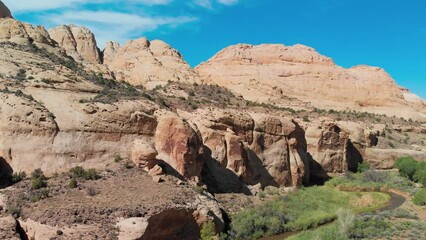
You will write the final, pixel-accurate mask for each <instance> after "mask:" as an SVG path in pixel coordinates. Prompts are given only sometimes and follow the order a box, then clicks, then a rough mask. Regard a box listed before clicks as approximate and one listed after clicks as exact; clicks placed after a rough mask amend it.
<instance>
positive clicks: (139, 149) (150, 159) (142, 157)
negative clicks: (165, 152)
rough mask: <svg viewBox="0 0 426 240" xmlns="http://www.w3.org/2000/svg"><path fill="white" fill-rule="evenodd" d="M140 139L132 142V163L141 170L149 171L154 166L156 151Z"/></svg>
mask: <svg viewBox="0 0 426 240" xmlns="http://www.w3.org/2000/svg"><path fill="white" fill-rule="evenodd" d="M152 145H153V144H149V143H147V142H144V141H143V140H141V139H137V140H135V141H134V142H133V147H132V161H133V163H135V164H136V166H139V167H141V168H145V167H148V169H151V168H152V167H154V166H155V164H156V157H157V154H158V153H157V150H155V148H154V147H153V146H152Z"/></svg>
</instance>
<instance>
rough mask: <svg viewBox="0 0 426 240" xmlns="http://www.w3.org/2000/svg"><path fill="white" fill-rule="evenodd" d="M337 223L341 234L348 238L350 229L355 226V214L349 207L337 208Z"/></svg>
mask: <svg viewBox="0 0 426 240" xmlns="http://www.w3.org/2000/svg"><path fill="white" fill-rule="evenodd" d="M336 214H337V225H338V229H339V233H340V236H341V237H343V238H346V237H347V236H348V234H349V230H350V229H351V228H352V227H353V226H354V222H355V214H354V213H353V212H352V211H351V210H349V209H342V208H341V209H339V210H337V213H336Z"/></svg>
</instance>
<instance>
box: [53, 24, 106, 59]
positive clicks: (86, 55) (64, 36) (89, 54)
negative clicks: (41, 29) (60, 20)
mask: <svg viewBox="0 0 426 240" xmlns="http://www.w3.org/2000/svg"><path fill="white" fill-rule="evenodd" d="M49 34H50V37H51V38H52V39H53V40H55V41H56V42H57V43H58V45H59V46H60V47H61V48H63V49H64V50H65V52H66V54H67V55H69V56H71V57H73V58H74V60H76V61H78V62H82V63H91V64H97V63H101V57H100V51H99V49H98V47H97V45H96V39H95V36H94V35H93V33H92V32H91V31H90V30H89V29H87V28H85V27H80V26H75V25H69V26H67V25H63V26H59V27H55V28H52V29H49Z"/></svg>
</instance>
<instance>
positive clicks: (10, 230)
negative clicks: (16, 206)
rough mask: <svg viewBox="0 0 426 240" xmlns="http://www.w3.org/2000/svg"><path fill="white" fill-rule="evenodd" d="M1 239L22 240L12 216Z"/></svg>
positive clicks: (0, 228) (0, 221)
mask: <svg viewBox="0 0 426 240" xmlns="http://www.w3.org/2000/svg"><path fill="white" fill-rule="evenodd" d="M0 4H1V2H0ZM0 239H8V240H20V239H21V237H20V236H19V233H18V222H17V221H16V220H15V219H14V218H13V217H12V216H0Z"/></svg>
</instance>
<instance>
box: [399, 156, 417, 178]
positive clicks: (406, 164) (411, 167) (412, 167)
mask: <svg viewBox="0 0 426 240" xmlns="http://www.w3.org/2000/svg"><path fill="white" fill-rule="evenodd" d="M395 167H396V168H397V169H398V170H399V172H400V173H401V175H403V176H406V177H408V178H409V179H410V180H413V176H414V174H415V173H416V170H417V167H418V162H417V161H416V160H415V159H414V158H412V157H402V158H400V159H398V160H396V162H395Z"/></svg>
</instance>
